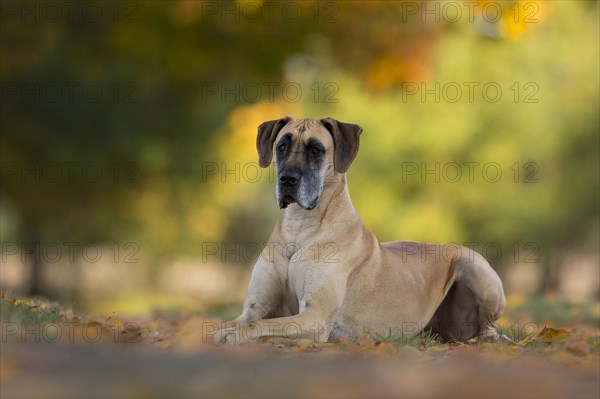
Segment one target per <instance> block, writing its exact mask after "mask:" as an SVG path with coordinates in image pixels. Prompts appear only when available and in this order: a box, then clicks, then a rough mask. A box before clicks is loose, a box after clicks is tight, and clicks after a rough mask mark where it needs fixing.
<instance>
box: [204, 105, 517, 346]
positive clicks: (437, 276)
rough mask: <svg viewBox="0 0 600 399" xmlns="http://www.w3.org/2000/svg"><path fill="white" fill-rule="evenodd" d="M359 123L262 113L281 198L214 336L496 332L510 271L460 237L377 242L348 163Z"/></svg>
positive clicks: (333, 337)
mask: <svg viewBox="0 0 600 399" xmlns="http://www.w3.org/2000/svg"><path fill="white" fill-rule="evenodd" d="M361 133H362V128H361V127H360V126H358V125H354V124H350V123H343V122H339V121H337V120H334V119H332V118H324V119H320V120H317V119H292V118H291V117H289V116H288V117H284V118H281V119H278V120H271V121H267V122H264V123H263V124H261V125H260V126H259V128H258V138H257V140H256V146H257V149H258V155H259V165H260V166H261V167H263V168H265V167H268V166H269V164H270V163H271V161H272V159H273V153H275V164H276V166H277V187H276V197H277V202H278V204H279V207H280V208H284V209H285V210H284V212H283V214H282V216H281V217H280V218H279V221H278V222H277V225H276V226H275V230H274V231H273V233H272V234H271V237H270V239H269V241H268V244H267V246H266V247H265V248H264V250H263V251H262V253H261V255H260V257H259V259H258V261H257V262H256V265H255V266H254V269H253V271H252V276H251V279H250V285H249V287H248V293H247V296H246V300H245V302H244V306H243V310H242V314H241V315H240V316H239V317H237V318H236V319H235V320H232V321H230V322H227V323H225V324H223V325H222V326H221V329H220V330H218V331H217V332H216V333H215V334H214V336H213V339H214V340H215V341H216V342H237V343H241V342H254V341H266V340H273V341H286V340H287V341H288V342H289V341H290V340H292V341H293V340H298V339H304V340H312V341H316V342H327V341H329V342H332V341H337V340H339V339H341V338H344V339H348V340H353V339H356V338H357V337H358V336H359V335H360V334H361V333H363V332H370V333H371V334H375V333H380V334H389V333H391V334H396V333H399V334H404V335H405V336H407V335H408V336H410V335H416V334H418V333H419V332H420V331H422V330H424V329H427V330H430V331H432V332H433V333H435V334H437V335H438V336H439V338H440V339H442V340H443V341H466V340H469V339H472V338H474V339H479V340H482V339H484V340H492V341H493V340H497V339H498V332H497V330H496V326H495V321H496V320H497V319H498V318H499V317H500V316H501V314H502V312H503V309H504V305H505V298H504V292H503V289H502V282H501V281H500V278H499V277H498V275H497V274H496V272H495V271H494V270H493V269H492V267H491V266H490V265H489V263H488V262H487V261H486V260H485V259H484V258H483V257H482V256H481V255H479V254H478V253H476V252H474V251H472V250H470V249H468V248H465V247H462V246H457V245H441V244H422V243H415V242H405V241H399V242H390V243H379V242H378V241H377V238H376V237H375V235H374V234H373V233H371V232H370V231H369V230H367V229H366V228H365V226H364V225H363V223H362V221H361V218H360V216H359V215H358V212H357V211H356V209H355V208H354V206H353V205H352V202H351V200H350V196H349V194H348V187H347V184H346V171H347V170H348V168H349V167H350V164H351V163H352V161H353V160H354V158H355V157H356V154H357V152H358V145H359V136H360V134H361Z"/></svg>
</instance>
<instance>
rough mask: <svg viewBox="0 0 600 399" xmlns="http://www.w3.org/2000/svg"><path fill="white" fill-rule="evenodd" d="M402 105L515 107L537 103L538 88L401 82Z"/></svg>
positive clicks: (530, 84) (535, 85)
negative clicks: (504, 100)
mask: <svg viewBox="0 0 600 399" xmlns="http://www.w3.org/2000/svg"><path fill="white" fill-rule="evenodd" d="M401 90H402V102H403V103H407V102H409V101H418V102H421V103H428V102H430V103H441V102H445V103H458V102H460V101H468V102H469V103H475V102H485V103H492V104H493V103H497V102H499V101H500V100H502V98H508V99H510V100H511V101H512V102H514V103H517V104H537V103H539V102H540V99H539V91H540V86H539V84H538V83H536V82H510V83H500V82H476V81H471V82H455V81H452V82H403V83H402V84H401Z"/></svg>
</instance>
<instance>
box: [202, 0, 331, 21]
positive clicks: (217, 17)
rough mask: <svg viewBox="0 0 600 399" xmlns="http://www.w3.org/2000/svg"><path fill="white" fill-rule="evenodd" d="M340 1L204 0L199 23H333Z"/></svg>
mask: <svg viewBox="0 0 600 399" xmlns="http://www.w3.org/2000/svg"><path fill="white" fill-rule="evenodd" d="M339 10H340V5H339V4H338V3H337V2H335V1H271V0H266V1H252V0H250V1H231V2H230V1H220V0H215V1H203V2H201V3H200V13H201V14H200V15H201V18H200V20H201V22H202V23H220V24H232V23H244V24H274V23H287V24H293V23H298V22H301V21H305V22H311V23H316V24H334V23H337V22H338V21H339V19H338V14H339Z"/></svg>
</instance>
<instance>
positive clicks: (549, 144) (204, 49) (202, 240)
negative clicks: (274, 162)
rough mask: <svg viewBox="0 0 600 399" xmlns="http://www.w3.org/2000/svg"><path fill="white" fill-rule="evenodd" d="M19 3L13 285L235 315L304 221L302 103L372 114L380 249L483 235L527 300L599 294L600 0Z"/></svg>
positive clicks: (371, 196) (8, 57)
mask: <svg viewBox="0 0 600 399" xmlns="http://www.w3.org/2000/svg"><path fill="white" fill-rule="evenodd" d="M0 18H1V26H0V29H1V49H0V52H1V54H0V74H1V110H0V116H1V118H0V132H1V146H0V148H1V149H0V155H1V162H2V180H1V186H0V194H1V201H0V217H1V240H2V263H1V265H0V274H1V275H0V277H1V278H0V284H1V288H2V289H3V290H5V291H6V290H8V291H12V292H16V293H23V294H36V295H44V296H47V297H50V298H55V299H58V300H60V301H62V302H64V303H68V304H70V305H72V306H74V307H75V308H77V309H82V310H95V311H119V312H125V313H132V314H139V313H147V312H151V311H156V310H157V309H159V310H162V311H175V312H177V311H180V310H185V311H196V312H202V313H204V314H209V315H211V314H214V315H217V316H218V317H223V318H226V317H229V316H232V315H235V313H236V312H237V311H239V309H240V304H241V301H242V299H243V295H244V292H245V288H246V282H247V279H248V276H249V271H250V270H251V266H252V263H253V261H254V260H256V258H257V256H258V253H259V251H260V249H261V248H262V247H263V245H264V244H265V242H266V241H267V239H268V236H269V233H270V231H271V229H272V227H273V225H274V223H275V221H276V219H277V217H278V216H279V214H280V212H281V211H280V210H279V209H277V204H276V202H275V199H274V178H273V176H274V171H273V168H272V167H270V168H268V169H265V170H262V169H260V168H259V167H258V164H257V155H256V150H255V140H256V133H257V126H258V125H259V124H260V123H262V122H263V121H265V120H268V119H276V118H279V117H282V116H284V115H288V114H289V115H293V116H295V117H314V118H321V117H325V116H332V117H334V118H336V119H338V120H341V121H345V122H352V123H356V124H359V125H361V126H362V127H363V128H364V133H363V135H362V139H361V148H360V151H359V155H358V157H357V159H356V161H355V162H354V164H353V165H352V167H351V168H350V170H349V172H348V182H349V187H350V193H351V197H352V199H353V202H354V205H355V206H356V208H357V209H358V211H359V212H360V214H361V215H362V217H363V220H364V222H365V224H366V226H367V227H368V228H369V229H371V230H372V231H374V232H375V233H376V235H377V236H378V237H379V238H380V240H381V241H391V240H417V241H427V242H434V243H440V244H443V243H449V242H450V243H460V244H466V245H468V246H471V247H473V248H474V249H476V250H478V251H479V252H482V253H483V254H484V255H485V256H486V257H487V258H488V259H489V260H490V261H491V263H492V264H493V266H494V267H495V268H496V270H497V271H498V272H499V274H500V275H501V277H502V278H503V280H504V282H505V290H506V292H507V294H508V296H509V299H510V301H509V305H513V306H517V305H518V304H519V303H521V302H522V301H523V300H536V298H546V299H548V298H550V299H551V300H553V301H559V302H561V301H562V302H561V303H563V302H564V303H572V302H582V303H583V302H585V303H594V302H595V301H597V300H598V295H599V294H600V277H599V273H600V261H599V240H600V235H599V176H598V174H599V169H600V164H599V119H598V109H599V80H598V76H599V73H598V72H599V61H598V60H599V36H598V2H597V1H591V0H590V1H586V0H582V1H521V0H519V1H514V0H510V1H484V0H480V1H473V2H461V1H455V2H453V1H448V2H430V1H426V2H420V1H419V2H415V1H366V2H363V1H343V2H332V1H323V2H312V1H306V2H293V1H292V2H287V1H275V2H273V1H260V0H252V1H248V2H246V1H235V2H218V1H196V0H194V1H182V0H173V1H143V0H136V1H125V2H96V1H87V2H86V1H84V2H30V1H23V2H22V1H3V2H2V3H1V15H0ZM597 312H598V309H596V313H597ZM594 317H595V320H597V317H598V316H597V315H596V316H594Z"/></svg>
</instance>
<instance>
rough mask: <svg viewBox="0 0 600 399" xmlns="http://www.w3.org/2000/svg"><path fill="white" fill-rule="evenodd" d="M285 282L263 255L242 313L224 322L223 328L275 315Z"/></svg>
mask: <svg viewBox="0 0 600 399" xmlns="http://www.w3.org/2000/svg"><path fill="white" fill-rule="evenodd" d="M284 284H285V280H283V277H282V276H281V275H280V274H279V272H278V270H277V268H276V266H275V265H274V264H273V263H272V262H269V261H268V260H267V259H265V257H264V256H263V255H261V257H260V258H259V260H258V261H257V262H256V264H255V265H254V269H253V270H252V276H251V277H250V284H249V286H248V293H247V294H246V299H245V300H244V307H243V308H242V313H241V314H240V315H239V316H238V317H236V318H235V319H233V320H231V321H228V322H226V323H224V324H223V325H222V326H221V328H222V329H230V328H232V327H236V326H239V325H243V324H247V323H249V322H251V321H254V320H260V319H263V318H265V317H273V316H274V315H275V313H276V312H277V310H278V309H279V307H280V306H281V298H282V295H283V287H284Z"/></svg>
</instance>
